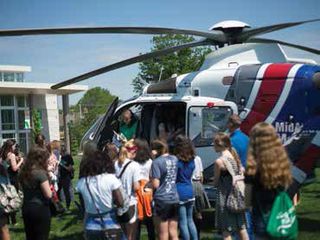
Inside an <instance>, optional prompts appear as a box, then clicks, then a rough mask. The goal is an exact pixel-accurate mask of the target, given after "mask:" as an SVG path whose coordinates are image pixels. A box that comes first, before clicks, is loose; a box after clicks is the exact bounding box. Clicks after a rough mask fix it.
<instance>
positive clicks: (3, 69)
mask: <svg viewBox="0 0 320 240" xmlns="http://www.w3.org/2000/svg"><path fill="white" fill-rule="evenodd" d="M0 71H1V72H31V67H29V66H14V65H0Z"/></svg>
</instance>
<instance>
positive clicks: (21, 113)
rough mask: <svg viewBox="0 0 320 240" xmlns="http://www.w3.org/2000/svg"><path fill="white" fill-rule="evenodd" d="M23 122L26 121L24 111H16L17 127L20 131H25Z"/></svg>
mask: <svg viewBox="0 0 320 240" xmlns="http://www.w3.org/2000/svg"><path fill="white" fill-rule="evenodd" d="M25 121H26V117H25V111H24V110H18V125H19V129H20V130H22V129H25Z"/></svg>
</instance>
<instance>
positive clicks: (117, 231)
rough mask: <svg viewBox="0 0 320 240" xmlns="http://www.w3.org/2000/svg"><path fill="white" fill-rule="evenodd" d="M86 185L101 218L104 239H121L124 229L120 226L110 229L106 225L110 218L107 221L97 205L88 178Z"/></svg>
mask: <svg viewBox="0 0 320 240" xmlns="http://www.w3.org/2000/svg"><path fill="white" fill-rule="evenodd" d="M86 185H87V188H88V192H89V194H90V197H91V199H92V202H93V204H94V207H95V208H96V211H97V213H98V218H99V219H100V221H99V223H100V225H101V229H102V231H101V234H102V235H103V236H102V237H103V238H104V239H111V240H121V239H122V230H121V228H120V227H119V228H110V229H108V228H107V227H106V222H107V223H108V222H109V219H107V220H106V221H105V220H104V218H103V216H102V214H101V212H100V210H99V208H98V206H97V205H96V202H95V201H94V198H93V195H92V193H91V190H90V188H89V183H88V178H86ZM99 239H100V238H99Z"/></svg>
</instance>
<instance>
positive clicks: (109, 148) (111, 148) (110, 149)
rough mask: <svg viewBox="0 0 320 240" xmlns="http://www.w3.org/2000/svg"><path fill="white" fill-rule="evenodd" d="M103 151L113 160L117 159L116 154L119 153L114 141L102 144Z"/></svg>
mask: <svg viewBox="0 0 320 240" xmlns="http://www.w3.org/2000/svg"><path fill="white" fill-rule="evenodd" d="M103 152H106V153H107V154H108V155H109V157H110V159H111V160H112V161H115V160H117V159H118V155H119V153H118V148H117V146H116V145H115V144H114V143H110V142H108V143H106V145H104V147H103Z"/></svg>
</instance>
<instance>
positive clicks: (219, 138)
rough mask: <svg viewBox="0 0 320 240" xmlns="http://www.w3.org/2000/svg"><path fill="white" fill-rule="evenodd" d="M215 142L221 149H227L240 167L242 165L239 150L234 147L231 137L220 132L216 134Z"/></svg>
mask: <svg viewBox="0 0 320 240" xmlns="http://www.w3.org/2000/svg"><path fill="white" fill-rule="evenodd" d="M213 142H214V145H215V146H218V147H219V148H221V150H226V149H227V150H228V151H229V152H230V153H231V154H232V156H233V158H234V160H236V162H237V166H238V168H239V169H240V167H241V162H240V158H239V156H238V154H237V152H236V151H235V150H234V149H233V148H232V145H231V141H230V137H229V136H228V135H227V134H225V133H222V132H219V133H217V134H216V135H215V137H214V139H213Z"/></svg>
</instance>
